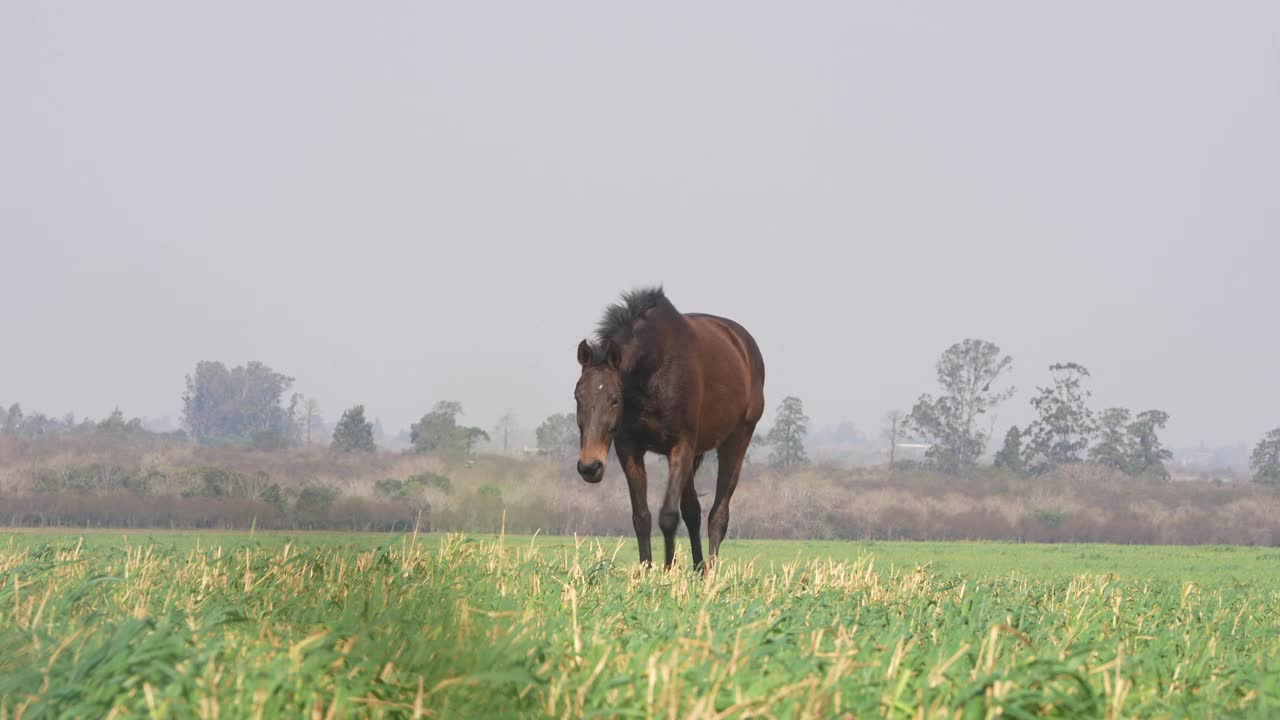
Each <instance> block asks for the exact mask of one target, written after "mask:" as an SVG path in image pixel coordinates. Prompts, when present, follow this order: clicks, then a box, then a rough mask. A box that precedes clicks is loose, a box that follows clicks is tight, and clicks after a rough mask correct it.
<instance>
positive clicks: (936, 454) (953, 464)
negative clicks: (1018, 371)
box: [907, 338, 1014, 473]
mask: <svg viewBox="0 0 1280 720" xmlns="http://www.w3.org/2000/svg"><path fill="white" fill-rule="evenodd" d="M1012 369H1013V358H1012V357H1011V356H1009V355H1004V356H1001V355H1000V347H999V346H998V345H996V344H995V343H991V342H988V341H986V340H975V339H972V338H970V339H967V340H963V341H961V342H958V343H956V344H954V345H952V346H951V347H949V348H947V349H946V351H945V352H943V353H942V357H940V358H939V359H938V365H937V378H938V385H939V386H940V387H941V389H942V393H941V394H940V395H939V396H938V397H937V398H934V397H933V396H932V395H929V394H925V395H921V396H920V399H919V400H918V401H917V402H916V404H915V407H913V408H912V409H911V414H910V415H909V416H908V418H907V420H908V426H909V427H910V428H911V429H912V430H913V431H915V432H916V433H918V434H919V435H921V436H923V437H924V438H926V439H927V440H928V441H929V443H930V446H929V449H928V450H927V451H926V452H925V457H926V458H927V459H928V460H929V461H930V462H931V463H933V464H934V465H935V466H936V467H938V469H940V470H942V471H943V472H951V473H954V472H958V471H959V470H961V469H962V468H965V467H968V466H971V465H973V464H974V463H975V462H977V461H978V458H979V457H981V456H982V453H983V452H985V451H986V449H987V442H988V441H989V440H990V431H989V430H983V429H982V427H981V426H980V425H979V424H978V420H979V417H978V416H980V415H984V414H987V413H989V412H991V411H992V410H994V409H995V408H996V406H997V405H999V404H1000V403H1002V402H1004V401H1005V400H1008V399H1009V398H1010V397H1012V396H1013V393H1014V388H1012V387H1009V388H1005V389H1003V390H997V389H993V388H992V386H993V385H995V384H996V383H997V382H998V381H999V380H1000V378H1001V377H1002V376H1004V375H1005V374H1007V373H1008V372H1009V371H1011V370H1012Z"/></svg>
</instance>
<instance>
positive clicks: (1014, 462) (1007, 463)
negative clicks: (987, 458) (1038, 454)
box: [993, 425, 1027, 473]
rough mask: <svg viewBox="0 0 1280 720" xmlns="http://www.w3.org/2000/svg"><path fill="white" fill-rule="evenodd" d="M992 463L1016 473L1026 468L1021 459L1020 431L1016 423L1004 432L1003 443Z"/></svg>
mask: <svg viewBox="0 0 1280 720" xmlns="http://www.w3.org/2000/svg"><path fill="white" fill-rule="evenodd" d="M993 464H994V465H995V466H996V467H998V468H1003V469H1005V470H1010V471H1013V472H1016V473H1020V472H1023V471H1025V470H1026V469H1027V466H1026V463H1024V462H1023V460H1022V431H1021V430H1019V429H1018V426H1017V425H1012V426H1010V427H1009V432H1007V433H1005V434H1004V445H1003V446H1001V448H1000V452H998V453H996V458H995V462H994V463H993Z"/></svg>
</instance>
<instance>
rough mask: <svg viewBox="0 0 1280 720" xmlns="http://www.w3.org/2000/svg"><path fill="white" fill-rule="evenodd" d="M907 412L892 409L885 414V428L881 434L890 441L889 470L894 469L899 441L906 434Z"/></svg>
mask: <svg viewBox="0 0 1280 720" xmlns="http://www.w3.org/2000/svg"><path fill="white" fill-rule="evenodd" d="M906 420H907V416H906V413H904V412H902V411H901V410H890V411H889V412H887V413H885V416H884V429H883V430H882V431H881V434H882V435H883V436H884V439H885V440H888V441H889V470H890V471H892V470H893V465H894V463H895V462H896V461H897V452H898V443H899V442H900V441H901V440H902V438H903V436H904V434H905V433H904V430H905V428H904V423H906Z"/></svg>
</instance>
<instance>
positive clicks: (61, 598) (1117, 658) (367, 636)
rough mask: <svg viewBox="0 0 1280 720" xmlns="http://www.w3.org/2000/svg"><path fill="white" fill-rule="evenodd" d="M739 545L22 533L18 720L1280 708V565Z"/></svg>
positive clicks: (0, 696) (1001, 547) (3, 681)
mask: <svg viewBox="0 0 1280 720" xmlns="http://www.w3.org/2000/svg"><path fill="white" fill-rule="evenodd" d="M725 550H726V561H725V562H724V563H723V564H722V565H721V566H720V567H719V569H718V571H717V572H716V573H715V574H714V575H713V576H712V577H710V578H706V579H704V578H702V577H701V576H699V575H697V574H695V573H693V572H691V571H690V570H689V569H688V568H685V567H680V568H677V569H676V570H675V571H673V572H670V573H666V572H662V571H650V572H640V571H639V570H638V569H637V567H636V566H635V563H634V556H635V548H634V541H632V540H630V539H625V538H624V539H621V540H619V539H616V538H615V539H607V540H606V539H600V540H596V539H591V540H584V541H575V540H574V539H572V538H529V537H506V538H502V539H499V538H495V537H492V536H483V537H482V536H472V537H464V536H449V537H440V536H420V537H417V538H413V537H405V536H388V535H341V534H300V533H294V534H276V533H271V534H264V533H257V534H254V535H249V534H236V535H232V534H217V533H161V532H156V533H142V534H128V535H123V534H120V533H107V532H101V533H67V532H59V533H36V532H16V533H0V719H4V718H16V717H26V718H34V717H55V716H66V717H106V716H112V715H114V716H154V717H188V716H204V717H222V718H238V717H256V716H262V717H296V716H301V715H310V716H313V717H322V718H323V717H343V716H350V715H371V716H385V717H415V716H416V717H482V718H491V717H625V716H635V717H750V716H771V717H840V716H847V717H901V718H914V717H939V718H941V717H994V716H999V715H1003V716H1008V717H1015V718H1018V717H1021V718H1030V717H1044V716H1056V717H1194V718H1200V717H1237V716H1244V717H1257V718H1266V717H1278V716H1280V573H1278V572H1277V570H1280V550H1276V549H1269V548H1268V549H1260V548H1244V547H1201V548H1182V547H1122V546H1101V545H1014V544H1000V543H832V542H763V541H761V542H744V541H731V542H728V543H726V545H725ZM682 555H683V553H682Z"/></svg>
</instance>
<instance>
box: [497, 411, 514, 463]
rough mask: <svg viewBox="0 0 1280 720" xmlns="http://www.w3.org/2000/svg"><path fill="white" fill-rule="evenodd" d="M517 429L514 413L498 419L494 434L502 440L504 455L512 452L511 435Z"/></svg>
mask: <svg viewBox="0 0 1280 720" xmlns="http://www.w3.org/2000/svg"><path fill="white" fill-rule="evenodd" d="M515 429H516V416H515V415H514V414H513V413H510V412H508V413H506V414H505V415H503V416H502V417H500V418H498V422H497V423H495V424H494V426H493V434H494V435H496V436H498V437H500V438H502V454H503V455H506V454H507V453H508V452H510V451H511V433H512V432H514V431H515Z"/></svg>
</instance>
